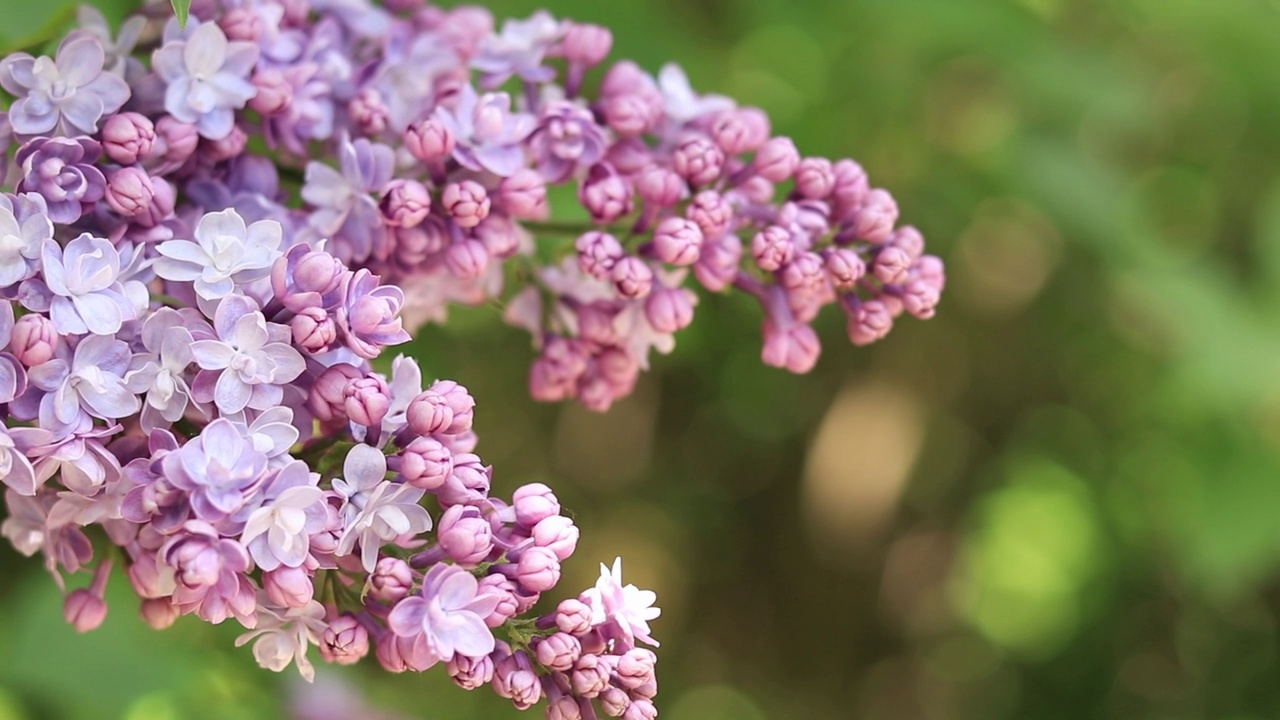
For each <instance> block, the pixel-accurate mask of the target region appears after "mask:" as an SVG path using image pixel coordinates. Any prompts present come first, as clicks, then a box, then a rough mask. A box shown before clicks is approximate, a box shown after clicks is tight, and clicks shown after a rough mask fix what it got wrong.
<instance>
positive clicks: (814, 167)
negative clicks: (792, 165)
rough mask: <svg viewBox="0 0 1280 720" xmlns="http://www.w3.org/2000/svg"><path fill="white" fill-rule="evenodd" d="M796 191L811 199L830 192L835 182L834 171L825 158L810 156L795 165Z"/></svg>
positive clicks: (819, 198) (819, 197)
mask: <svg viewBox="0 0 1280 720" xmlns="http://www.w3.org/2000/svg"><path fill="white" fill-rule="evenodd" d="M795 174H796V192H798V193H800V194H801V195H802V196H804V197H807V198H809V199H811V200H821V199H823V198H825V197H827V196H828V195H830V194H831V191H832V190H833V189H834V187H835V184H836V175H835V171H834V170H832V168H831V161H830V160H828V159H826V158H820V157H810V158H805V159H803V160H801V161H800V164H799V165H797V166H796V173H795Z"/></svg>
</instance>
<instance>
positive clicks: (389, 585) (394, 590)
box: [369, 557, 413, 604]
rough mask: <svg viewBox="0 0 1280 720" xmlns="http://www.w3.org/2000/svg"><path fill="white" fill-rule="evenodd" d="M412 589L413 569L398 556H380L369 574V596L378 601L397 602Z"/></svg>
mask: <svg viewBox="0 0 1280 720" xmlns="http://www.w3.org/2000/svg"><path fill="white" fill-rule="evenodd" d="M412 589H413V570H411V569H410V568H409V563H407V562H405V561H404V560H401V559H400V558H394V557H384V558H381V559H380V560H378V564H377V565H375V566H374V567H373V572H372V573H371V574H370V575H369V596H370V597H372V598H373V599H374V600H378V601H380V602H384V603H387V604H394V603H396V602H399V601H400V600H402V599H404V598H405V597H408V595H409V592H410V591H411V590H412Z"/></svg>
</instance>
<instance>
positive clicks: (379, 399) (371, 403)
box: [342, 374, 391, 427]
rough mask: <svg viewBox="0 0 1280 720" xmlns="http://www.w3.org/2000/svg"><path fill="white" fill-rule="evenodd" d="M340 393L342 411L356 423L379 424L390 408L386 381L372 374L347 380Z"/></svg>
mask: <svg viewBox="0 0 1280 720" xmlns="http://www.w3.org/2000/svg"><path fill="white" fill-rule="evenodd" d="M342 395H343V402H342V408H343V411H344V412H345V413H346V416H347V417H348V418H350V420H351V422H353V423H355V424H357V425H364V426H365V427H377V426H380V425H382V419H383V418H384V417H386V416H387V411H388V410H389V409H390V408H391V397H390V395H389V391H388V390H387V383H386V381H385V380H383V379H382V378H380V377H378V376H377V375H374V374H369V375H366V376H364V377H362V378H357V379H355V380H351V381H349V382H348V383H347V386H346V388H344V389H343V392H342Z"/></svg>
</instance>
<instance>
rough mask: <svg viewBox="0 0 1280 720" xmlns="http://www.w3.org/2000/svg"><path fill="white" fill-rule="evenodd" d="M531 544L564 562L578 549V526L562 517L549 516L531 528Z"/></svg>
mask: <svg viewBox="0 0 1280 720" xmlns="http://www.w3.org/2000/svg"><path fill="white" fill-rule="evenodd" d="M531 534H532V536H533V543H534V544H535V545H537V546H538V547H544V548H547V549H548V550H550V551H551V552H553V553H555V554H556V557H557V558H558V559H559V560H560V561H561V562H564V561H565V560H568V559H569V557H570V556H571V555H573V551H574V550H576V549H577V547H578V535H579V532H578V526H576V525H574V524H573V520H571V519H569V518H567V517H565V516H563V515H550V516H548V517H545V518H543V519H542V520H540V521H539V522H538V524H537V525H534V526H533V532H532V533H531Z"/></svg>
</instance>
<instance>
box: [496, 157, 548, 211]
mask: <svg viewBox="0 0 1280 720" xmlns="http://www.w3.org/2000/svg"><path fill="white" fill-rule="evenodd" d="M498 205H499V207H500V208H502V210H503V212H505V213H506V214H508V215H510V216H511V217H513V218H516V219H519V220H542V219H545V218H546V217H547V184H546V183H545V182H544V181H543V180H542V176H541V175H539V174H538V171H536V170H533V169H532V168H520V169H519V170H516V171H515V173H513V174H512V175H510V176H509V177H505V178H503V179H502V182H500V183H498Z"/></svg>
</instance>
